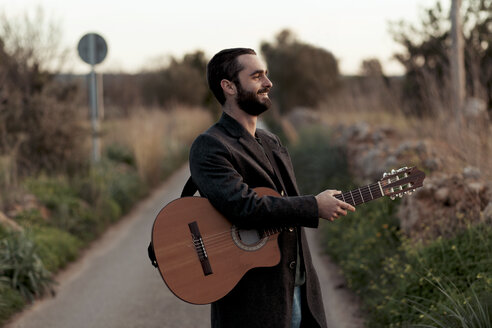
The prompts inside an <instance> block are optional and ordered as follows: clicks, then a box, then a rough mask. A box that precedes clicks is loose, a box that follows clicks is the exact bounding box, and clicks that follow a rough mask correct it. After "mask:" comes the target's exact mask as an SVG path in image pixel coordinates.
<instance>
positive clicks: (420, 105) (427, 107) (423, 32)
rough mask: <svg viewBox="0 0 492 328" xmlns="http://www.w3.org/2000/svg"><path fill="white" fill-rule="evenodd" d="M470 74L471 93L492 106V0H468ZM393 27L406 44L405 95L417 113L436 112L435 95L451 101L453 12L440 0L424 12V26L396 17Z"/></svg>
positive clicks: (465, 24) (443, 101) (466, 40)
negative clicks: (450, 58)
mask: <svg viewBox="0 0 492 328" xmlns="http://www.w3.org/2000/svg"><path fill="white" fill-rule="evenodd" d="M461 15H462V22H463V34H464V35H463V36H464V48H465V78H466V85H467V90H466V93H467V95H469V96H474V97H479V98H483V99H485V100H486V101H487V102H488V105H489V108H492V0H463V4H462V8H461ZM391 33H392V35H393V38H394V40H395V41H396V42H398V43H399V44H400V45H402V46H403V48H404V50H403V51H402V52H400V53H397V54H395V58H396V59H397V60H398V61H399V62H400V63H401V64H402V65H403V66H404V67H405V71H406V73H405V85H404V95H405V97H406V99H407V100H408V101H409V102H411V103H412V104H411V109H410V110H409V111H410V112H412V113H413V114H416V115H420V116H422V115H429V114H432V113H433V110H434V107H435V101H437V102H438V103H440V104H444V105H445V107H451V106H450V104H449V103H448V99H449V98H450V97H449V93H450V91H449V90H450V89H449V84H450V81H449V76H450V62H449V54H450V51H451V39H450V21H449V13H448V12H444V10H443V7H442V5H441V2H440V1H437V2H436V4H435V5H434V7H432V8H428V9H426V10H425V11H424V12H423V15H422V17H421V22H420V24H419V25H418V26H414V25H411V24H408V23H406V22H404V21H400V22H398V23H394V24H393V25H392V26H391Z"/></svg>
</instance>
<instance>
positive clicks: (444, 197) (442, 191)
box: [434, 187, 449, 204]
mask: <svg viewBox="0 0 492 328" xmlns="http://www.w3.org/2000/svg"><path fill="white" fill-rule="evenodd" d="M434 197H435V198H436V200H437V201H439V202H441V203H443V204H444V203H449V189H448V188H446V187H443V188H439V189H438V190H437V191H436V192H435V194H434Z"/></svg>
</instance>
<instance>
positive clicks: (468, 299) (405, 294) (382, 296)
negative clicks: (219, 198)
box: [291, 128, 492, 328]
mask: <svg viewBox="0 0 492 328" xmlns="http://www.w3.org/2000/svg"><path fill="white" fill-rule="evenodd" d="M300 140H301V142H300V143H299V145H296V146H294V147H292V148H291V155H292V161H293V163H294V166H295V170H296V176H297V179H298V184H299V186H300V188H301V189H302V191H303V192H308V193H313V194H316V193H318V192H320V191H322V190H323V189H325V188H327V187H328V188H330V189H332V188H333V189H335V188H336V189H340V190H349V189H351V188H352V187H353V183H352V182H350V180H351V179H350V177H349V174H348V171H347V164H346V162H347V161H346V159H345V154H344V151H343V150H340V149H337V148H336V147H333V146H330V142H329V134H328V133H327V132H326V131H325V130H323V129H319V128H318V129H315V130H311V131H304V132H302V133H301V139H300ZM398 205H399V202H398V200H396V201H391V200H389V199H388V198H384V199H380V200H377V201H374V202H370V203H367V204H364V205H361V206H358V207H357V210H356V212H355V213H350V214H349V215H348V216H346V217H344V218H342V219H340V220H336V221H335V222H327V221H323V222H322V225H321V229H322V233H323V235H324V238H323V239H324V247H325V249H326V252H327V253H328V254H330V256H331V257H332V258H333V259H334V260H335V262H337V263H338V265H339V266H340V267H341V269H342V271H343V273H344V275H345V278H346V280H347V283H348V285H349V287H350V288H351V289H352V290H353V291H355V292H356V293H357V294H358V295H359V296H360V297H361V300H362V302H363V310H364V313H365V315H366V318H367V326H368V327H378V328H379V327H413V326H415V325H427V326H428V327H432V325H436V326H437V327H449V328H452V327H482V326H479V325H478V324H476V325H475V326H474V325H468V326H465V325H459V323H460V324H461V323H462V322H465V321H466V320H468V321H467V322H473V320H475V322H483V321H484V320H485V321H486V320H487V318H490V316H487V315H486V311H487V310H486V309H488V311H489V312H488V313H489V314H490V312H491V311H492V310H491V309H490V307H491V302H492V292H491V291H492V271H491V270H490V267H492V227H490V226H486V225H477V226H470V227H469V228H468V229H467V230H466V231H464V232H463V233H461V234H459V235H457V236H455V237H453V238H452V239H444V238H438V239H437V240H435V241H433V242H431V243H429V244H426V245H415V244H414V243H412V242H411V241H410V240H407V239H406V238H405V237H404V236H403V235H402V233H401V232H400V228H399V220H398V219H397V217H396V212H397V207H398ZM444 283H445V284H444ZM439 284H443V285H439ZM442 286H453V288H454V289H452V290H453V292H450V291H449V290H450V289H449V288H443V287H442ZM443 291H444V292H443ZM457 304H463V305H464V306H463V307H462V308H460V309H458V310H454V311H455V314H457V315H453V314H452V313H451V309H456V308H457V306H456V305H457ZM479 314H483V315H482V316H481V317H479V318H478V319H477V318H476V317H478V316H479ZM431 318H433V319H434V321H433V320H432V319H431ZM480 318H481V319H480ZM480 320H481V321H480ZM439 323H444V326H442V325H441V326H439ZM485 327H488V326H485Z"/></svg>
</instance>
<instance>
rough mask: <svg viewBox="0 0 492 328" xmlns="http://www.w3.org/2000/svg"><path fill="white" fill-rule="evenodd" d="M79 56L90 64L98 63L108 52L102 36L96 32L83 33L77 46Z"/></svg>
mask: <svg viewBox="0 0 492 328" xmlns="http://www.w3.org/2000/svg"><path fill="white" fill-rule="evenodd" d="M77 50H78V51H79V56H80V58H82V60H83V61H85V62H86V63H87V64H90V65H97V64H100V63H101V62H102V61H103V60H104V58H106V55H107V54H108V46H107V44H106V41H104V39H103V37H102V36H100V35H99V34H96V33H88V34H86V35H84V36H83V37H82V38H81V39H80V41H79V45H78V46H77Z"/></svg>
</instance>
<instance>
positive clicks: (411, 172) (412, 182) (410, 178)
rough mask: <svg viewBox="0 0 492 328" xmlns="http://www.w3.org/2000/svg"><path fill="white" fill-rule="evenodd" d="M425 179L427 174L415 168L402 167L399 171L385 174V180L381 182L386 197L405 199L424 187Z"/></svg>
mask: <svg viewBox="0 0 492 328" xmlns="http://www.w3.org/2000/svg"><path fill="white" fill-rule="evenodd" d="M424 179H425V173H424V172H422V171H420V170H419V169H417V168H416V167H415V166H413V167H402V168H400V169H398V170H391V172H390V173H384V174H383V178H382V179H381V180H379V183H380V185H381V189H382V191H383V194H384V196H389V197H390V198H391V199H395V198H396V197H403V195H409V194H411V193H412V192H414V191H415V189H417V188H420V187H422V185H423V182H424Z"/></svg>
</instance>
